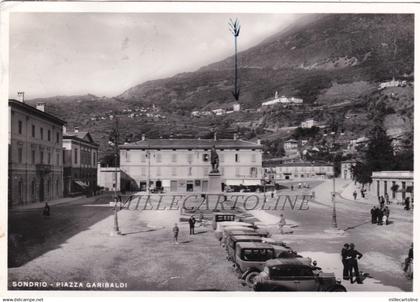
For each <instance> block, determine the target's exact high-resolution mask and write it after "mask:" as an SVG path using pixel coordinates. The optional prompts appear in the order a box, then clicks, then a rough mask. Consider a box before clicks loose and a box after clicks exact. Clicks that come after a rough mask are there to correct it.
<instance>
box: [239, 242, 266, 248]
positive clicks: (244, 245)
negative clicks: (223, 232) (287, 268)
mask: <svg viewBox="0 0 420 302" xmlns="http://www.w3.org/2000/svg"><path fill="white" fill-rule="evenodd" d="M236 246H237V247H241V248H243V249H270V248H271V249H274V246H272V245H270V244H268V243H263V242H246V241H245V242H238V243H237V244H236Z"/></svg>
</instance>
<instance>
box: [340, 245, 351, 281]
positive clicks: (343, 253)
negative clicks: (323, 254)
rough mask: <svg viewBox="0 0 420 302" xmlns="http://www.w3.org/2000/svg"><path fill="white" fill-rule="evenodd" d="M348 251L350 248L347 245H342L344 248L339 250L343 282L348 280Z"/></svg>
mask: <svg viewBox="0 0 420 302" xmlns="http://www.w3.org/2000/svg"><path fill="white" fill-rule="evenodd" d="M349 250H350V246H349V244H348V243H345V244H344V247H343V248H342V249H341V262H342V263H343V280H349V279H350V276H349V260H350V257H349V255H348V251H349Z"/></svg>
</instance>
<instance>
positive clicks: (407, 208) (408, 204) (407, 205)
mask: <svg viewBox="0 0 420 302" xmlns="http://www.w3.org/2000/svg"><path fill="white" fill-rule="evenodd" d="M404 203H405V207H404V210H407V211H408V210H410V197H406V198H405V200H404Z"/></svg>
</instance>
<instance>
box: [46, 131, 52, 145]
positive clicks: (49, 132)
mask: <svg viewBox="0 0 420 302" xmlns="http://www.w3.org/2000/svg"><path fill="white" fill-rule="evenodd" d="M47 137H48V141H49V142H50V141H51V130H48V135H47Z"/></svg>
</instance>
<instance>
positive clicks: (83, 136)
mask: <svg viewBox="0 0 420 302" xmlns="http://www.w3.org/2000/svg"><path fill="white" fill-rule="evenodd" d="M63 139H76V140H79V141H83V142H87V143H89V144H92V145H95V146H99V144H97V143H95V142H94V141H93V138H92V136H91V135H90V133H89V132H87V131H78V132H66V133H64V134H63Z"/></svg>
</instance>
